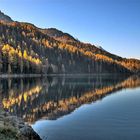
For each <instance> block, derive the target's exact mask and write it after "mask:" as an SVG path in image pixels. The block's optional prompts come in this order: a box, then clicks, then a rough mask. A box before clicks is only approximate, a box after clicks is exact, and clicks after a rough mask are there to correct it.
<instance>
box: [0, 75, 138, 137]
mask: <svg viewBox="0 0 140 140" xmlns="http://www.w3.org/2000/svg"><path fill="white" fill-rule="evenodd" d="M0 100H1V102H2V106H3V107H4V109H5V110H6V111H9V112H11V113H12V114H14V115H17V116H19V117H22V118H23V119H24V120H25V121H26V122H27V123H29V124H31V125H32V127H33V129H34V130H35V131H36V132H37V133H38V134H39V135H40V137H41V138H42V139H43V140H86V139H87V140H93V139H94V140H139V139H140V77H138V76H132V77H126V76H120V75H102V76H95V75H93V76H88V75H85V76H80V75H75V76H65V77H63V76H53V77H46V78H13V79H0Z"/></svg>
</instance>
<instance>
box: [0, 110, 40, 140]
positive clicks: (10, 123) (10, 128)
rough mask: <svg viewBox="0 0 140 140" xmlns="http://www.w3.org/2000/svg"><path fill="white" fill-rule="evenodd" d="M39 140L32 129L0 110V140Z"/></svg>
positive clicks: (20, 120) (19, 119)
mask: <svg viewBox="0 0 140 140" xmlns="http://www.w3.org/2000/svg"><path fill="white" fill-rule="evenodd" d="M10 139H11V140H41V138H40V136H39V135H38V134H37V133H36V132H35V131H34V130H33V128H32V127H31V126H30V125H28V124H25V122H24V121H23V120H22V119H21V118H18V117H16V116H12V115H10V113H8V112H5V111H3V110H2V109H1V108H0V140H10Z"/></svg>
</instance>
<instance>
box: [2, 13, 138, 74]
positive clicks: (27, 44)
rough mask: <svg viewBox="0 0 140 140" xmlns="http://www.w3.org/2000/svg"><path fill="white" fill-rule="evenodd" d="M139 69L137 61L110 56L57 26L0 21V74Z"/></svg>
mask: <svg viewBox="0 0 140 140" xmlns="http://www.w3.org/2000/svg"><path fill="white" fill-rule="evenodd" d="M3 15H4V14H3ZM5 17H6V15H5ZM139 71H140V61H139V60H135V59H124V58H121V57H119V56H116V55H113V54H111V53H109V52H107V51H105V50H104V49H102V48H100V47H97V46H95V45H91V44H87V43H83V42H80V41H78V40H76V39H75V38H74V37H72V36H71V35H69V34H67V33H63V32H61V31H59V30H57V29H54V28H50V29H40V28H38V27H36V26H34V25H33V24H30V23H21V22H5V21H4V20H0V72H1V73H25V74H29V73H63V74H64V73H65V74H70V73H92V74H93V73H136V72H139Z"/></svg>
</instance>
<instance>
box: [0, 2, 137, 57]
mask: <svg viewBox="0 0 140 140" xmlns="http://www.w3.org/2000/svg"><path fill="white" fill-rule="evenodd" d="M0 10H1V11H2V12H4V13H5V14H7V15H9V16H10V17H11V18H12V19H13V20H16V21H22V22H30V23H33V24H35V25H36V26H38V27H41V28H51V27H53V28H57V29H59V30H62V31H63V32H67V33H70V34H71V35H73V36H74V37H75V38H78V39H79V40H80V41H83V42H88V43H92V44H95V45H99V46H102V47H103V48H104V49H105V50H107V51H109V52H111V53H113V54H117V55H119V56H122V57H128V58H137V59H140V0H0Z"/></svg>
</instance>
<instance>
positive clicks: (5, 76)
mask: <svg viewBox="0 0 140 140" xmlns="http://www.w3.org/2000/svg"><path fill="white" fill-rule="evenodd" d="M107 75H108V76H110V75H124V76H129V75H140V74H129V73H122V74H121V73H70V74H61V73H58V74H0V78H32V77H47V76H63V77H67V76H107Z"/></svg>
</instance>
